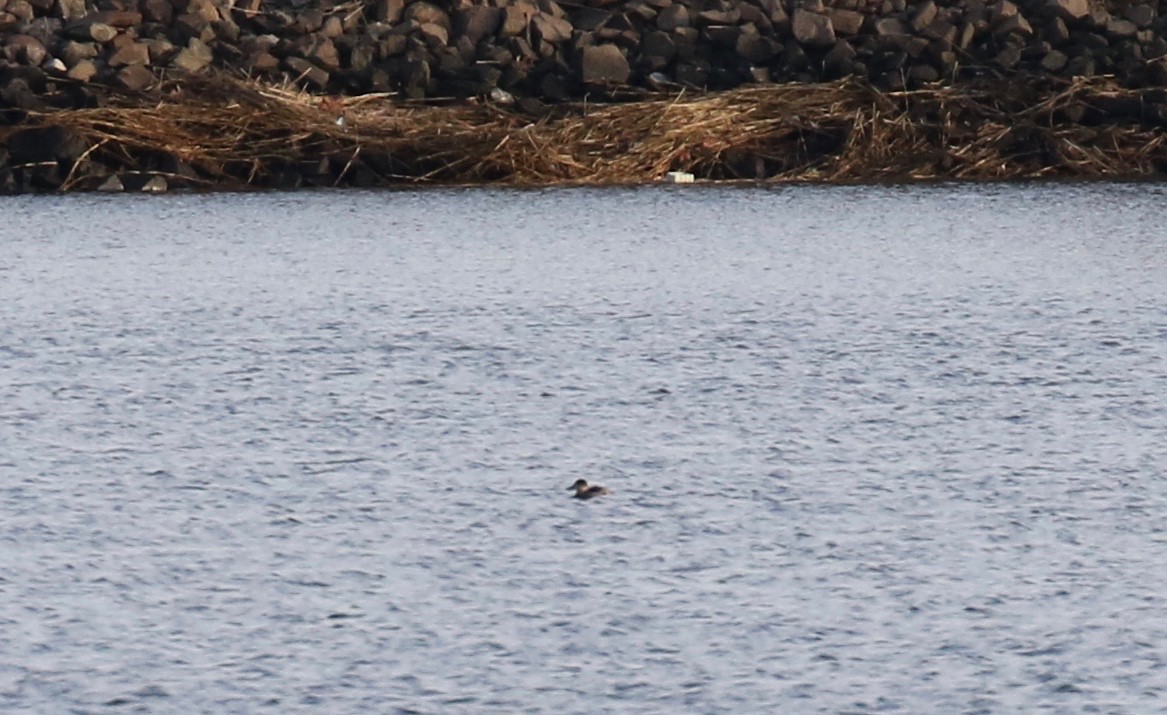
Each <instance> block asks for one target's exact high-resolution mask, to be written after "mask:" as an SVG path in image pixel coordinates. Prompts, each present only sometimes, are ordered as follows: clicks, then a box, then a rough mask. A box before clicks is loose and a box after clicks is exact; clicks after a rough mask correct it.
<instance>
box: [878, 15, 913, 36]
mask: <svg viewBox="0 0 1167 715" xmlns="http://www.w3.org/2000/svg"><path fill="white" fill-rule="evenodd" d="M872 29H873V30H875V35H876V36H877V37H895V36H900V35H907V34H909V33H908V26H907V25H905V24H904V23H903V21H902V20H900V19H899V18H896V17H883V18H880V19H878V20H876V21H875V24H874V25H873V26H872Z"/></svg>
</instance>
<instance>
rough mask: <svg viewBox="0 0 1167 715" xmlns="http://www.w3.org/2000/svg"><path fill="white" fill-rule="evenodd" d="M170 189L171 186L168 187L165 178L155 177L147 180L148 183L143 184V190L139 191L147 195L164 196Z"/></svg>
mask: <svg viewBox="0 0 1167 715" xmlns="http://www.w3.org/2000/svg"><path fill="white" fill-rule="evenodd" d="M169 188H170V186H169V185H167V183H166V177H165V176H158V175H154V176H151V177H150V178H149V179H147V180H146V183H144V184H142V188H140V189H138V190H139V191H141V192H143V193H146V194H162V193H165V192H166V191H167V190H168V189H169Z"/></svg>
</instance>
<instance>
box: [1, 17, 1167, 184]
mask: <svg viewBox="0 0 1167 715" xmlns="http://www.w3.org/2000/svg"><path fill="white" fill-rule="evenodd" d="M1162 9H1163V7H1162V6H1161V4H1159V3H1157V2H1146V1H1143V2H1140V1H1139V0H1134V1H1133V2H1117V3H1116V2H1111V3H1109V4H1102V3H1097V2H1093V1H1091V0H1023V1H1021V2H1014V1H1013V0H996V1H995V2H984V0H958V1H955V2H945V1H944V0H942V1H941V2H936V1H935V0H925V1H924V2H912V3H909V2H906V1H905V0H828V1H827V2H826V3H824V0H587V1H586V2H566V1H558V2H557V0H488V1H486V2H482V1H477V0H474V1H472V0H413V1H410V0H372V1H369V2H360V1H352V2H340V3H334V2H328V1H327V0H324V1H320V0H304V1H297V0H290V1H289V0H281V1H280V2H272V1H271V0H238V1H235V0H0V128H3V127H5V126H7V127H9V128H11V127H13V126H17V125H20V124H21V123H22V122H25V121H27V119H28V118H29V117H30V116H36V115H37V114H38V113H42V112H46V111H53V110H61V109H75V108H86V107H95V106H100V105H102V104H104V103H106V102H107V100H108V98H109V97H110V96H111V95H124V94H127V93H128V94H136V93H149V92H150V91H152V90H154V89H156V88H157V87H159V86H160V85H161V84H163V83H166V82H171V83H173V81H175V80H181V78H183V77H188V76H191V75H201V74H205V73H208V72H214V71H229V72H236V73H238V74H240V75H243V76H247V77H250V78H253V79H256V80H261V81H263V82H271V83H281V82H290V83H293V84H295V85H298V86H300V87H302V88H304V89H307V90H309V91H311V92H313V93H318V94H322V95H341V96H353V95H364V94H369V93H395V94H396V95H397V96H400V97H404V98H410V99H433V98H445V97H450V98H472V97H476V98H482V99H485V100H486V101H491V102H496V103H499V104H509V103H510V102H511V101H513V100H515V101H518V102H519V104H520V106H522V107H523V108H524V109H526V110H529V111H539V110H540V108H542V107H545V106H546V105H549V104H555V103H559V102H566V101H572V100H580V99H585V98H586V99H587V100H588V101H597V100H613V99H615V100H629V99H634V98H636V97H638V96H640V95H641V94H644V93H647V92H651V91H671V92H674V93H675V92H677V91H680V89H682V88H695V89H703V90H704V89H708V90H724V89H730V88H735V87H741V86H743V85H748V84H762V85H764V84H767V83H776V82H781V83H786V82H800V83H814V82H823V81H830V80H835V79H839V78H844V77H858V78H861V79H862V80H863V81H866V82H869V83H870V84H871V85H873V86H874V87H877V88H882V89H885V90H900V89H912V88H917V87H923V86H934V85H935V84H936V83H941V84H960V83H962V82H964V81H985V80H992V79H993V78H1001V79H1002V80H1007V79H1009V78H1013V80H1014V81H1015V79H1016V78H1017V77H1019V76H1020V77H1027V76H1031V77H1035V78H1075V77H1089V76H1095V75H1114V76H1115V77H1116V78H1117V81H1118V83H1119V84H1120V85H1121V86H1124V87H1135V88H1146V87H1157V86H1164V85H1167V39H1164V36H1165V34H1167V18H1164V17H1161V15H1160V12H1161V10H1162ZM1152 99H1154V97H1152ZM1145 100H1146V96H1140V100H1139V103H1140V105H1141V108H1140V109H1139V110H1138V113H1139V119H1140V121H1146V120H1147V119H1148V117H1150V118H1151V119H1152V120H1155V118H1156V117H1159V118H1163V117H1167V104H1162V103H1159V104H1156V103H1155V102H1152V103H1151V104H1152V105H1154V106H1152V107H1151V108H1150V110H1148V109H1147V107H1146V106H1143V105H1146V104H1147V102H1146V101H1145ZM1159 101H1160V102H1164V101H1167V97H1164V98H1159ZM4 136H10V137H11V136H12V132H11V131H9V132H7V133H6V134H5V135H4ZM38 141H40V140H39V139H38ZM28 143H29V139H28V138H27V137H25V138H24V140H23V144H22V146H23V145H26V144H28ZM9 149H10V153H14V154H19V153H20V152H19V151H11V150H15V149H17V147H16V146H11V145H10V146H9ZM26 153H27V152H26ZM41 153H42V154H43V152H41ZM21 158H22V157H21V156H16V157H5V156H0V159H4V160H7V162H0V163H14V162H15V161H17V160H20V159H21ZM25 158H27V157H25ZM10 183H11V182H10ZM8 188H10V189H11V188H12V187H11V186H9V187H8Z"/></svg>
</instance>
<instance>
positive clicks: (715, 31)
mask: <svg viewBox="0 0 1167 715" xmlns="http://www.w3.org/2000/svg"><path fill="white" fill-rule="evenodd" d="M703 33H704V35H705V37H706V38H707V39H708V40H709V41H710V42H712V43H713V44H715V45H724V46H728V47H733V46H734V45H736V44H737V38H738V36H739V35H741V29H740V28H739V27H738V26H737V25H706V26H705V29H704V30H703Z"/></svg>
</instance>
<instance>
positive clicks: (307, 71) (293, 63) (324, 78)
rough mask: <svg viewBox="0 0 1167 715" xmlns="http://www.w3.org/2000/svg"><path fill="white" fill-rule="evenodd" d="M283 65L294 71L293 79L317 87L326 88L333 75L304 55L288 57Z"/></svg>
mask: <svg viewBox="0 0 1167 715" xmlns="http://www.w3.org/2000/svg"><path fill="white" fill-rule="evenodd" d="M283 65H284V67H285V68H287V69H288V71H289V72H291V73H292V79H293V80H295V81H297V82H304V83H305V84H307V85H308V86H310V87H313V88H315V89H326V88H327V87H328V81H329V80H330V79H331V75H329V74H328V72H326V71H324V70H322V69H321V68H319V67H317V66H316V65H314V64H312V63H311V62H309V61H308V60H306V59H304V58H303V57H287V58H285V59H284V62H283Z"/></svg>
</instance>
